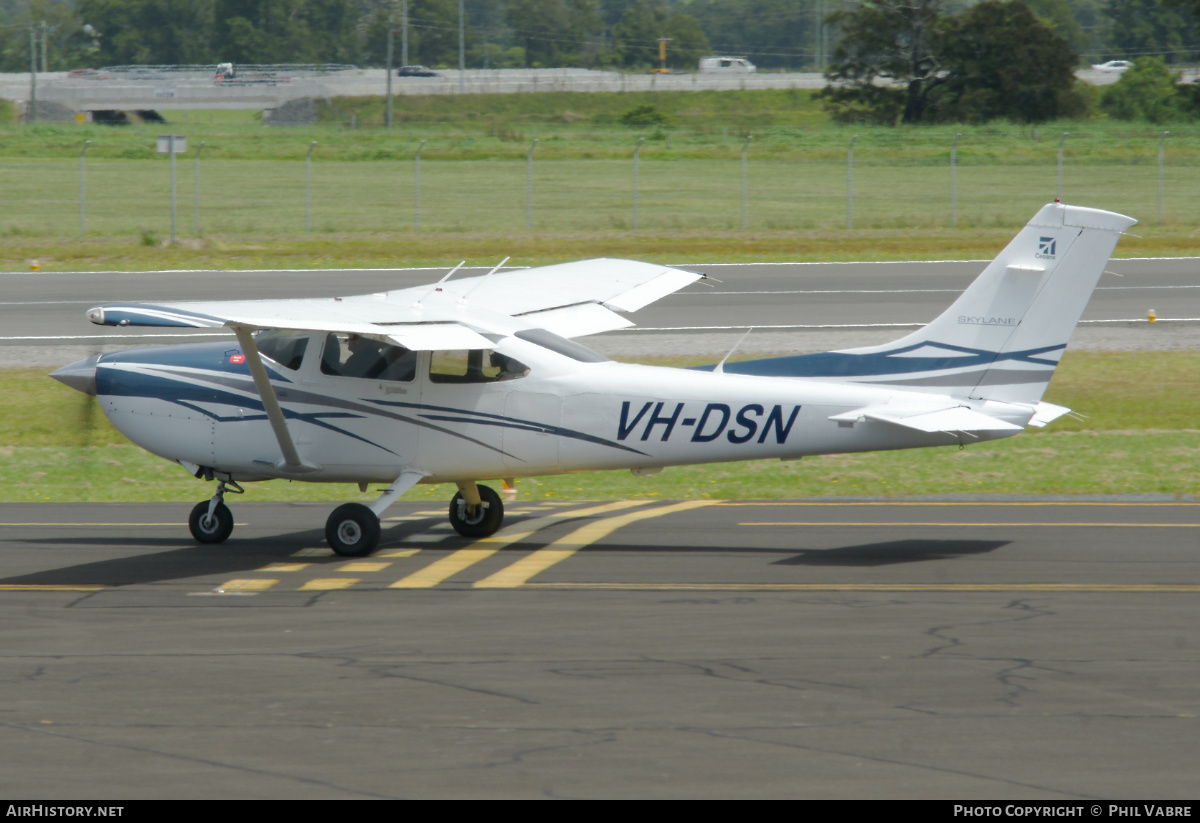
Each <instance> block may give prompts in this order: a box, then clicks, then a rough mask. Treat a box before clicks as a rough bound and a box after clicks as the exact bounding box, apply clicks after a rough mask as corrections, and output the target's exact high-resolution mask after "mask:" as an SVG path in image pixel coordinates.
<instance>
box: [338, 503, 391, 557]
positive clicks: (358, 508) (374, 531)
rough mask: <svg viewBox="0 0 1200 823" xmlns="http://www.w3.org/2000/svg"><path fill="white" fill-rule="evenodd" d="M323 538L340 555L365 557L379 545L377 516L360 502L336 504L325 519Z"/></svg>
mask: <svg viewBox="0 0 1200 823" xmlns="http://www.w3.org/2000/svg"><path fill="white" fill-rule="evenodd" d="M325 540H326V542H328V543H329V548H331V549H333V550H334V551H335V552H337V553H338V554H340V555H341V556H342V557H366V556H367V555H368V554H370V553H371V552H373V551H375V548H376V547H377V546H378V545H379V518H378V517H377V516H376V515H375V512H373V511H371V510H370V509H369V508H367V507H366V506H364V505H363V504H362V503H347V504H345V505H344V506H338V507H337V508H336V509H334V510H333V514H331V515H329V519H328V520H326V521H325Z"/></svg>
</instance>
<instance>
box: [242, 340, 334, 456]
mask: <svg viewBox="0 0 1200 823" xmlns="http://www.w3.org/2000/svg"><path fill="white" fill-rule="evenodd" d="M230 328H232V329H233V332H234V334H236V335H237V339H238V343H240V344H241V346H242V354H244V355H246V364H247V365H248V366H249V367H250V374H251V376H253V377H254V387H255V388H256V389H258V396H259V397H260V398H262V403H263V408H264V409H265V410H266V412H267V419H268V420H270V421H271V430H272V431H274V432H275V439H276V440H278V441H279V450H280V451H281V452H283V461H282V463H276V464H275V468H277V469H280V470H283V471H289V472H295V473H297V474H307V473H308V472H315V471H318V470H320V468H321V467H320V466H316V465H314V464H312V463H307V462H305V461H304V460H302V459H301V458H300V453H299V452H298V451H296V444H295V443H293V442H292V435H291V433H290V432H288V429H287V421H285V420H284V419H283V409H281V408H279V398H278V397H276V396H275V388H274V387H273V386H272V385H271V380H270V378H269V377H267V369H266V367H265V366H263V363H262V357H261V356H259V353H258V346H256V345H255V344H254V336H253V335H252V334H251V333H250V329H249V328H248V327H246V326H235V325H232V324H231V325H230Z"/></svg>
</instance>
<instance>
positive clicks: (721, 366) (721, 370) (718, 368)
mask: <svg viewBox="0 0 1200 823" xmlns="http://www.w3.org/2000/svg"><path fill="white" fill-rule="evenodd" d="M752 331H754V327H753V326H751V327H750V328H748V329H746V333H745V334H743V335H742V336H741V337H740V338H739V339H738V341H737V342H736V343H734V344H733V348H732V349H730V350H729V354H727V355H725V356H724V357H722V358H721V362H720V363H718V364H717V366H716V368H714V369H713V374H724V373H725V361H726V360H728V359H729V358H730V357H731V356H732V355H733V353H734V352H735V351H737V349H738V346H740V345H742V341H743V340H745V339H746V338H747V337H749V336H750V332H752Z"/></svg>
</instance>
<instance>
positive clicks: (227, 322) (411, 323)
mask: <svg viewBox="0 0 1200 823" xmlns="http://www.w3.org/2000/svg"><path fill="white" fill-rule="evenodd" d="M702 277H704V275H703V274H697V273H694V272H686V271H682V270H680V269H673V268H669V267H667V266H659V265H655V264H652V263H640V262H636V261H632V260H611V259H594V260H583V261H579V262H576V263H563V264H559V265H554V266H543V267H540V268H536V269H526V270H522V271H514V272H507V273H503V274H494V275H492V274H489V275H484V276H481V277H465V278H462V279H460V280H453V281H444V282H441V283H437V284H431V285H426V286H418V287H415V288H408V289H398V290H396V291H389V292H381V293H378V294H368V295H359V296H354V297H327V298H305V299H291V300H230V301H217V302H187V303H162V304H149V303H109V304H105V305H103V306H97V307H95V308H93V309H90V310H89V311H88V319H89V320H91V321H92V322H93V323H96V324H98V325H105V326H175V327H186V328H220V327H223V326H227V327H230V328H244V329H250V330H253V329H294V330H298V331H325V332H345V333H350V334H361V335H364V336H367V337H371V338H375V339H380V340H392V341H394V342H396V343H399V344H400V345H402V346H404V347H405V348H408V349H411V350H414V351H419V350H434V349H486V348H490V347H491V346H492V345H493V343H492V342H491V341H489V340H488V338H487V337H485V336H484V335H485V334H488V333H508V332H509V331H510V330H511V329H512V327H513V322H514V319H515V320H516V321H517V323H518V326H519V327H523V326H525V325H527V326H535V327H539V328H545V329H548V330H550V331H552V332H554V333H556V334H559V335H562V336H564V337H579V336H582V335H587V334H596V333H597V332H602V331H611V330H614V329H620V328H625V327H627V326H631V325H633V324H632V323H631V322H630V321H629V320H628V319H626V318H625V317H623V316H621V315H620V314H617V312H618V311H623V312H632V311H636V310H638V309H640V308H642V307H643V306H646V305H648V304H650V303H652V302H654V301H655V300H658V299H659V298H662V297H665V296H666V295H668V294H671V293H673V292H676V291H678V290H679V289H681V288H683V287H684V286H686V285H688V284H689V283H692V282H695V281H696V280H698V279H700V278H702Z"/></svg>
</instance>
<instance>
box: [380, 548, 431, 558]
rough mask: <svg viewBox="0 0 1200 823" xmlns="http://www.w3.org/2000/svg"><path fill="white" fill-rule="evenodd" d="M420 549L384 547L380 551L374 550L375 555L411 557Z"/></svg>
mask: <svg viewBox="0 0 1200 823" xmlns="http://www.w3.org/2000/svg"><path fill="white" fill-rule="evenodd" d="M420 551H421V550H420V549H384V550H383V551H381V552H375V556H376V557H412V556H413V555H414V554H419V553H420Z"/></svg>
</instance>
